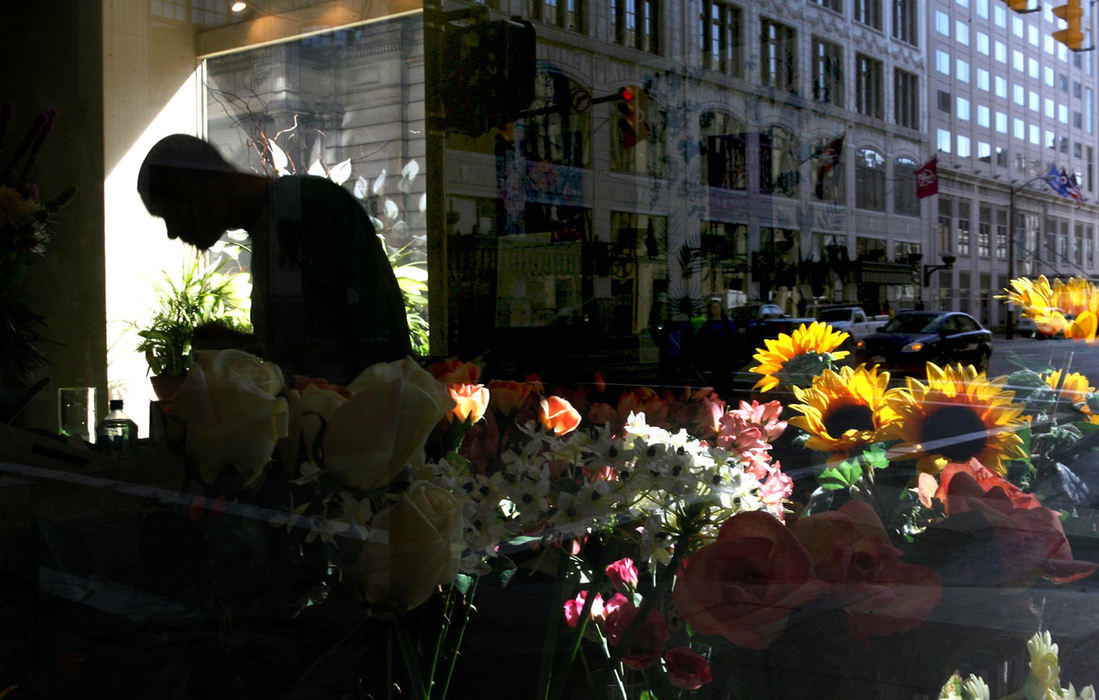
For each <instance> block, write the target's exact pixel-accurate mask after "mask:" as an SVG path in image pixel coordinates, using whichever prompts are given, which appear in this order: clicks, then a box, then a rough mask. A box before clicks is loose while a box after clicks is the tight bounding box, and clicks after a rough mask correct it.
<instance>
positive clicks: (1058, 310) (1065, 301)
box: [997, 275, 1099, 343]
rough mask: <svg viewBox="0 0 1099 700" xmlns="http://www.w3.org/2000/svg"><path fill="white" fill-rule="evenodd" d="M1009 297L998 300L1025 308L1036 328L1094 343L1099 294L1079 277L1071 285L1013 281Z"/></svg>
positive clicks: (1022, 279) (1098, 323) (1042, 279)
mask: <svg viewBox="0 0 1099 700" xmlns="http://www.w3.org/2000/svg"><path fill="white" fill-rule="evenodd" d="M1011 287H1012V288H1011V289H1005V290H1004V291H1005V292H1007V294H1003V295H1000V296H998V297H997V299H1004V300H1007V301H1010V302H1012V303H1014V304H1016V305H1018V306H1019V307H1021V308H1022V310H1023V314H1024V315H1025V316H1027V317H1029V318H1032V319H1034V323H1035V325H1037V326H1038V328H1039V329H1040V330H1041V331H1042V332H1043V333H1046V334H1048V335H1053V334H1056V333H1060V332H1064V334H1065V337H1066V338H1070V339H1074V340H1083V341H1086V342H1088V343H1092V342H1094V341H1095V336H1096V330H1097V326H1099V290H1096V288H1095V285H1093V284H1092V283H1091V282H1089V281H1088V280H1086V279H1083V278H1080V277H1070V278H1069V280H1068V282H1062V281H1061V280H1059V279H1055V280H1053V284H1052V285H1051V284H1050V282H1049V280H1048V279H1047V278H1046V276H1045V275H1042V276H1040V277H1039V278H1038V279H1037V280H1031V279H1028V278H1026V277H1020V278H1018V279H1013V280H1011Z"/></svg>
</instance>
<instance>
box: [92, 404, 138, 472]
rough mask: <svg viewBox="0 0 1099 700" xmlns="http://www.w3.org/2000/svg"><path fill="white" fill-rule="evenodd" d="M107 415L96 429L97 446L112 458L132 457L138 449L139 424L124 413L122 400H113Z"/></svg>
mask: <svg viewBox="0 0 1099 700" xmlns="http://www.w3.org/2000/svg"><path fill="white" fill-rule="evenodd" d="M108 408H109V410H108V411H107V415H106V416H104V417H103V420H102V421H100V423H99V427H98V428H97V429H96V431H95V434H96V444H97V445H98V446H99V447H104V448H106V449H107V450H108V451H109V452H110V454H111V455H112V456H115V457H123V458H126V457H132V456H133V454H134V452H135V450H136V447H137V424H136V423H134V422H133V421H132V420H130V417H129V416H127V415H126V414H125V413H124V412H123V411H122V399H111V401H110V404H109V405H108Z"/></svg>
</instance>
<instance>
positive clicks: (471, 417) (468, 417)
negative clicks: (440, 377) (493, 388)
mask: <svg viewBox="0 0 1099 700" xmlns="http://www.w3.org/2000/svg"><path fill="white" fill-rule="evenodd" d="M446 390H447V391H448V392H450V398H452V399H454V408H452V409H450V417H451V418H453V419H454V420H457V421H458V422H459V423H465V422H466V421H469V422H470V423H476V422H477V421H479V420H481V418H482V417H483V416H484V415H485V409H486V408H488V396H489V394H488V389H486V388H485V387H484V386H483V385H481V384H451V385H450V386H448V387H447V388H446Z"/></svg>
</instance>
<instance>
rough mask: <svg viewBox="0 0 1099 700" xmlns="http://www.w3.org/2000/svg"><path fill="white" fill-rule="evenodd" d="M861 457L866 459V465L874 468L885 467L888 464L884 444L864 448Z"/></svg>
mask: <svg viewBox="0 0 1099 700" xmlns="http://www.w3.org/2000/svg"><path fill="white" fill-rule="evenodd" d="M862 458H863V459H864V460H866V464H867V465H868V466H871V467H873V468H874V469H885V468H886V467H888V466H889V456H888V454H887V453H886V451H885V446H884V445H881V444H879V443H875V444H873V445H871V446H870V447H868V448H866V450H865V451H863V453H862Z"/></svg>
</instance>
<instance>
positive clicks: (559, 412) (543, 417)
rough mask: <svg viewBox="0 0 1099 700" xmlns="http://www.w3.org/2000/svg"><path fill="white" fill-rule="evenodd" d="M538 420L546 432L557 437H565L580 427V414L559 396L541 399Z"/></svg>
mask: <svg viewBox="0 0 1099 700" xmlns="http://www.w3.org/2000/svg"><path fill="white" fill-rule="evenodd" d="M538 420H539V421H541V423H542V425H543V426H544V427H545V428H546V430H552V431H553V432H554V433H556V434H557V435H566V434H568V433H571V432H572V431H574V430H576V427H577V426H578V425H580V413H579V412H578V411H577V410H576V409H575V408H573V407H572V404H570V403H569V402H568V401H566V400H565V399H563V398H561V397H560V396H550V397H549V398H545V399H542V409H541V410H540V411H539V412H538Z"/></svg>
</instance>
